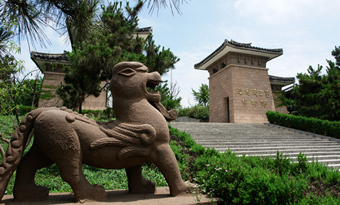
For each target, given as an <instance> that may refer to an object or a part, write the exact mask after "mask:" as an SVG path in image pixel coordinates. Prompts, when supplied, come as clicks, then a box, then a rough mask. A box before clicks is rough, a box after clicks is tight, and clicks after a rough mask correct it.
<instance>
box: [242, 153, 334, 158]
mask: <svg viewBox="0 0 340 205" xmlns="http://www.w3.org/2000/svg"><path fill="white" fill-rule="evenodd" d="M301 153H302V154H304V155H306V156H307V158H308V157H311V158H312V157H322V156H324V155H328V156H337V155H340V152H339V151H334V152H332V151H330V152H325V151H314V152H313V151H310V152H301ZM299 154H300V152H289V153H288V154H287V153H283V155H284V156H287V157H291V156H297V155H299ZM236 155H237V156H239V157H241V156H243V154H239V153H236ZM244 155H245V156H256V157H261V156H262V157H275V156H276V153H274V152H273V153H267V154H257V153H256V154H244Z"/></svg>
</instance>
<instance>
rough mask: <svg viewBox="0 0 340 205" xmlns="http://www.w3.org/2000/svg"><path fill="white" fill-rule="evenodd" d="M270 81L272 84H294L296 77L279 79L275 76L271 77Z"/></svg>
mask: <svg viewBox="0 0 340 205" xmlns="http://www.w3.org/2000/svg"><path fill="white" fill-rule="evenodd" d="M269 81H270V82H274V81H275V82H281V83H294V82H295V78H294V77H278V76H273V75H269Z"/></svg>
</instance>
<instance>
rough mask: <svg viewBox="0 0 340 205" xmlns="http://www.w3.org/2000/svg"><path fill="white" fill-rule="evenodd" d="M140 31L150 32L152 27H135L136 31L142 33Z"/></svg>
mask: <svg viewBox="0 0 340 205" xmlns="http://www.w3.org/2000/svg"><path fill="white" fill-rule="evenodd" d="M142 32H149V33H152V27H151V26H150V27H145V28H139V29H137V33H142Z"/></svg>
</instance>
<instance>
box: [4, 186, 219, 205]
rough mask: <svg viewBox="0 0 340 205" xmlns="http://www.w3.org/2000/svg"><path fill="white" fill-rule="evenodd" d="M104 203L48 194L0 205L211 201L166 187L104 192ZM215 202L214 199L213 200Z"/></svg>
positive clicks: (175, 204) (143, 204)
mask: <svg viewBox="0 0 340 205" xmlns="http://www.w3.org/2000/svg"><path fill="white" fill-rule="evenodd" d="M106 193H107V200H106V201H105V202H95V201H86V202H84V203H75V202H74V195H73V194H71V193H50V195H49V197H48V200H47V201H42V202H31V203H29V202H15V201H13V196H12V195H5V196H4V198H3V199H2V201H1V202H0V205H7V204H13V205H27V204H32V205H33V204H34V205H35V204H38V205H43V204H64V205H65V204H68V205H72V204H85V205H87V204H91V205H93V204H96V205H97V204H98V205H111V204H112V205H137V204H138V205H168V204H169V205H194V204H198V205H208V204H211V203H210V202H211V199H210V198H209V197H207V196H205V195H201V194H182V195H179V196H176V197H172V196H170V190H169V188H168V187H157V189H156V193H155V194H128V192H127V191H126V190H111V191H106ZM215 201H216V199H215Z"/></svg>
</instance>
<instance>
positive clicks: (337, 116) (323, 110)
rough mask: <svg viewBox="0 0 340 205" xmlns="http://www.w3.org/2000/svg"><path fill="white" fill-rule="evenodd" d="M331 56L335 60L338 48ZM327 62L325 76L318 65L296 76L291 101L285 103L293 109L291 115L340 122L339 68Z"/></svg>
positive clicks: (331, 62) (329, 61)
mask: <svg viewBox="0 0 340 205" xmlns="http://www.w3.org/2000/svg"><path fill="white" fill-rule="evenodd" d="M332 55H333V56H334V57H335V59H336V60H337V57H338V56H339V47H335V50H333V51H332ZM327 62H328V66H327V68H326V74H322V73H321V72H322V69H323V67H322V66H320V65H318V68H317V69H314V68H313V67H312V66H310V67H309V68H308V70H307V73H298V74H297V78H298V80H299V84H298V85H295V86H294V89H293V92H292V94H291V99H290V100H287V101H285V102H286V103H289V104H288V106H290V107H292V108H293V110H292V113H293V114H297V115H302V116H306V117H315V118H320V119H326V120H335V121H340V68H339V66H337V64H336V63H334V62H333V61H331V60H327Z"/></svg>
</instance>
